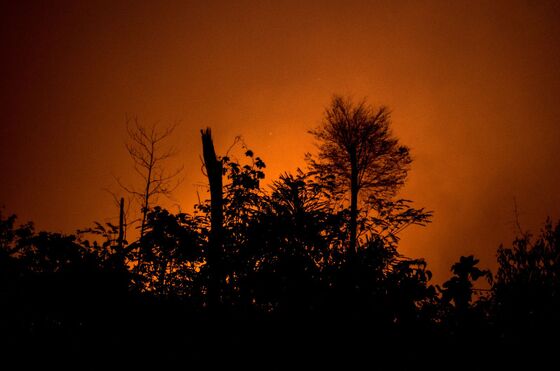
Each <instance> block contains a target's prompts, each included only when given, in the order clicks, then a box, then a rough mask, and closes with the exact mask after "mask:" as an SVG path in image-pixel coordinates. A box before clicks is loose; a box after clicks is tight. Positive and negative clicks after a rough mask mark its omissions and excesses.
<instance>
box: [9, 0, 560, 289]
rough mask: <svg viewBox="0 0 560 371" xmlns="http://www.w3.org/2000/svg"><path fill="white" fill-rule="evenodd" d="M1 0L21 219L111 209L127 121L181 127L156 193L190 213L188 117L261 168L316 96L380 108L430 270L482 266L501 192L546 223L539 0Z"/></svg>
mask: <svg viewBox="0 0 560 371" xmlns="http://www.w3.org/2000/svg"><path fill="white" fill-rule="evenodd" d="M6 3H7V2H4V3H3V4H2V5H0V48H1V54H0V55H1V62H0V63H1V65H2V79H1V83H0V98H1V100H0V112H1V113H2V118H1V120H2V124H1V125H0V144H1V147H0V151H1V152H0V172H1V174H2V176H3V178H2V181H1V182H0V204H4V205H5V208H6V209H5V211H6V212H15V213H17V214H18V215H19V216H20V221H25V220H33V221H35V222H36V224H37V226H38V227H39V228H42V229H48V230H59V231H65V232H72V231H74V230H75V229H77V228H83V227H86V226H90V225H91V223H92V222H93V221H94V220H98V221H106V220H114V217H115V216H116V210H115V209H114V207H113V205H112V200H111V197H110V196H108V194H107V193H106V192H105V191H103V188H106V187H111V186H114V181H113V178H112V175H113V174H114V175H117V176H120V177H121V178H122V179H123V180H125V181H132V179H133V178H132V173H131V165H130V161H129V158H128V157H127V153H126V151H125V149H124V146H123V143H124V141H125V139H126V135H125V117H126V115H127V114H128V115H136V116H138V117H139V119H140V120H141V121H142V122H145V123H148V124H149V123H153V122H155V121H159V122H162V123H172V122H180V126H179V128H178V129H177V131H176V135H175V137H174V142H175V143H176V145H177V147H178V148H179V149H180V151H181V154H180V157H178V158H177V161H176V162H177V163H183V164H184V165H185V174H184V175H185V181H184V182H183V183H182V185H181V186H180V187H179V189H178V190H177V192H176V194H175V196H176V199H177V200H178V201H179V203H180V204H181V205H182V207H183V209H184V210H189V209H190V208H191V206H192V204H193V203H194V202H195V200H196V189H197V188H196V186H195V184H196V183H199V182H201V181H203V180H204V178H203V176H202V174H201V172H200V167H201V163H200V159H199V153H200V150H201V145H200V136H199V129H200V128H202V127H206V126H211V127H212V128H213V131H214V135H215V137H216V145H217V149H218V151H220V150H221V151H225V150H226V149H227V147H229V145H230V144H231V143H232V141H233V138H234V137H235V136H236V135H240V134H241V135H243V136H244V138H245V141H246V143H247V144H248V146H249V147H250V148H252V149H253V150H254V151H255V152H256V154H257V155H260V156H261V157H262V158H263V159H264V160H265V162H266V163H267V165H268V168H267V170H268V171H267V176H268V178H275V177H276V176H277V175H278V174H279V173H280V172H282V171H284V170H294V169H295V168H296V167H297V166H302V165H303V155H304V153H305V152H306V151H309V150H312V149H313V146H312V143H311V137H310V136H309V135H308V134H306V131H307V129H309V128H312V127H314V126H315V125H316V124H317V123H318V122H319V121H320V119H321V116H322V113H323V109H324V107H325V106H326V105H327V104H328V103H329V100H330V97H331V95H332V94H333V93H342V94H352V95H354V96H356V97H362V96H367V97H368V98H369V101H370V102H372V103H374V104H385V105H388V106H389V107H390V108H391V109H392V111H393V127H394V132H395V134H396V135H397V136H399V137H400V138H401V140H402V142H403V143H404V144H406V145H408V146H410V147H411V148H412V153H413V155H414V157H415V162H414V164H413V170H412V173H411V174H410V179H409V183H408V185H407V187H406V189H405V190H404V194H403V195H404V196H406V197H409V198H412V199H413V200H415V201H416V205H418V206H426V207H427V208H429V209H432V210H434V211H435V216H434V221H433V223H432V224H431V225H430V226H428V227H427V228H413V229H410V230H408V231H407V232H406V233H405V234H404V236H403V240H402V243H401V252H403V253H404V254H407V255H409V256H413V257H420V256H423V257H425V258H427V260H428V263H429V267H430V268H431V269H432V270H433V271H434V273H435V279H436V280H437V281H441V280H443V279H446V278H447V276H448V271H449V267H450V265H451V264H452V263H453V262H454V261H456V260H457V259H458V257H459V256H460V255H462V254H469V253H475V254H476V255H477V256H479V257H480V258H481V259H482V262H483V265H484V266H487V267H494V256H495V250H496V248H497V247H498V246H499V244H500V243H501V242H504V243H509V242H510V241H511V239H512V237H513V235H514V226H513V220H514V213H513V208H514V202H513V200H514V198H516V199H517V204H518V208H519V216H520V221H521V224H522V226H523V227H524V228H526V229H532V230H537V229H538V228H539V227H540V226H541V225H542V222H543V221H544V219H545V218H546V216H547V215H550V216H552V217H554V218H558V217H560V192H558V190H559V189H560V172H558V170H557V164H558V163H559V160H560V152H558V151H557V143H558V141H559V139H560V125H559V124H558V117H559V115H560V104H559V98H560V22H558V21H557V20H558V19H560V4H558V3H555V2H550V3H547V2H545V1H538V2H533V1H519V2H515V1H509V0H508V1H503V2H499V1H484V2H477V1H465V2H447V1H441V2H439V1H414V2H406V1H403V2H397V1H387V2H372V1H354V2H352V1H330V2H329V1H301V0H299V1H294V2H290V1H277V2H273V1H254V2H244V1H223V2H208V1H203V2H188V1H181V2H176V3H172V2H159V1H158V2H155V1H149V2H148V1H146V2H145V4H140V2H139V1H130V2H119V4H118V5H116V4H115V3H117V2H116V1H108V2H106V3H103V2H100V1H95V2H92V3H95V4H94V5H83V4H79V3H81V2H74V1H68V2H67V3H64V2H57V5H52V4H51V5H48V6H47V5H33V4H27V3H25V4H15V5H14V4H10V5H8V4H6ZM15 3H19V2H15ZM22 3H23V2H22ZM449 3H452V4H449ZM111 218H113V219H111Z"/></svg>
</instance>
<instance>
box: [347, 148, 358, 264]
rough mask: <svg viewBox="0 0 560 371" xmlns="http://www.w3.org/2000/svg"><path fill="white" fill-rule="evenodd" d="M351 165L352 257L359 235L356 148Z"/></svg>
mask: <svg viewBox="0 0 560 371" xmlns="http://www.w3.org/2000/svg"><path fill="white" fill-rule="evenodd" d="M350 166H351V169H350V170H351V174H350V176H351V180H350V246H349V248H348V253H349V255H350V257H353V256H354V255H355V254H356V252H357V250H356V244H357V235H358V160H357V156H356V151H355V150H354V151H352V152H351V153H350Z"/></svg>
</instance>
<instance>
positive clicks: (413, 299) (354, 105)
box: [0, 96, 560, 370]
mask: <svg viewBox="0 0 560 371" xmlns="http://www.w3.org/2000/svg"><path fill="white" fill-rule="evenodd" d="M390 126H391V117H390V112H389V110H388V109H387V108H385V107H377V108H376V107H372V106H370V105H369V104H368V103H367V102H366V101H365V100H364V101H360V102H354V101H352V100H351V99H349V98H346V97H340V96H335V97H333V100H332V101H331V104H330V105H329V106H328V108H327V109H326V111H325V116H324V119H323V121H322V123H321V124H320V125H319V126H318V127H317V128H316V129H314V130H311V131H310V134H311V135H313V136H314V137H315V139H316V140H317V148H318V154H317V155H315V156H311V155H307V164H308V167H307V168H306V169H298V170H297V171H296V172H295V173H284V174H283V175H281V176H280V177H279V178H278V179H276V180H274V181H273V182H272V183H271V185H270V186H268V187H264V186H263V185H262V182H263V179H264V178H265V168H266V165H265V163H264V161H263V160H262V159H261V158H260V157H257V156H256V155H255V154H254V153H253V151H252V150H250V149H248V148H244V147H243V159H242V160H237V159H234V158H233V157H230V156H229V155H227V154H226V155H222V156H220V155H218V154H217V153H216V151H215V148H214V144H213V138H212V132H211V130H210V129H204V130H201V141H202V148H203V151H202V154H201V157H202V159H203V164H204V166H203V170H204V173H205V175H206V176H207V178H208V189H209V193H208V195H209V198H208V199H206V200H204V199H203V200H201V201H200V202H199V203H198V204H197V205H196V206H195V208H194V211H193V212H192V213H182V212H179V213H173V212H171V211H170V210H167V209H165V208H163V207H161V206H158V204H157V201H158V199H157V196H158V195H167V194H170V193H171V192H172V188H173V187H172V186H171V185H172V184H175V183H174V182H175V178H176V176H177V175H178V171H171V172H166V171H165V170H166V169H165V167H164V165H162V164H161V162H163V161H164V160H165V159H166V158H168V157H169V156H170V155H171V154H172V151H165V150H161V148H162V147H157V146H155V145H156V144H159V143H160V142H161V141H163V140H164V139H165V138H166V137H167V136H169V135H171V134H172V129H171V130H170V129H166V130H163V131H160V132H158V131H157V130H156V129H155V128H152V129H151V130H149V129H146V128H145V127H143V126H141V125H140V124H138V122H135V123H134V125H131V126H130V127H129V136H130V139H131V143H132V145H129V146H128V149H129V153H130V154H131V156H132V158H133V160H134V161H135V165H136V170H137V171H138V172H139V173H140V174H142V184H141V185H140V187H137V188H134V189H133V188H132V187H127V186H124V185H123V191H125V193H127V194H128V196H129V197H130V199H131V200H137V201H138V202H137V203H132V205H137V208H138V209H139V210H138V215H139V217H138V220H137V221H136V222H134V221H133V220H132V217H131V216H130V215H128V214H133V213H132V212H130V213H126V212H125V202H124V199H123V200H119V201H120V202H119V207H120V214H121V215H120V222H119V224H118V225H114V224H111V223H106V224H101V223H96V225H95V226H94V227H92V228H87V229H85V230H81V231H78V232H77V233H76V234H72V235H67V234H61V233H54V232H45V231H36V230H35V228H34V226H33V224H32V223H27V224H21V225H19V224H18V222H17V219H16V216H15V215H3V214H0V303H1V305H0V330H1V332H2V335H1V338H2V343H1V344H0V347H1V348H0V349H1V353H2V354H3V356H2V359H1V360H0V362H3V363H4V364H5V365H8V364H9V363H10V362H11V363H12V364H14V365H17V369H28V368H29V369H30V368H34V367H37V368H39V369H41V368H45V367H47V366H49V367H50V366H52V367H54V368H55V369H66V368H67V369H85V370H88V369H92V370H98V369H99V370H101V369H190V368H198V367H214V366H217V365H221V366H223V367H228V368H233V367H234V366H235V367H238V366H246V367H248V368H258V369H275V368H285V367H290V368H298V367H309V368H313V369H317V368H322V367H328V368H331V367H332V368H334V367H342V368H345V369H354V368H371V369H382V370H384V369H395V370H409V369H410V370H412V369H431V370H434V369H470V368H475V367H476V368H479V369H485V368H488V369H490V368H493V369H502V368H504V367H514V368H515V366H520V365H522V364H523V362H529V364H530V365H532V366H531V367H537V366H538V365H539V364H548V362H554V349H555V348H556V347H557V345H558V340H557V336H558V333H559V332H558V331H559V330H560V321H559V318H560V317H559V313H560V292H559V290H560V223H557V224H553V222H552V221H550V220H547V221H546V222H545V224H544V227H543V229H542V231H541V232H540V233H539V234H538V235H537V236H532V235H530V234H529V233H524V232H522V231H519V235H518V237H517V238H516V239H515V240H514V241H513V243H512V244H511V245H509V246H500V247H498V248H497V253H496V256H497V263H498V268H497V271H496V272H495V274H492V272H490V271H489V270H486V269H484V268H482V267H479V265H478V263H479V260H478V259H476V257H474V256H472V255H471V256H461V257H457V262H456V263H455V264H453V265H452V267H450V272H451V276H450V277H449V279H448V280H447V281H445V282H444V283H443V284H442V285H441V286H440V285H436V284H434V283H432V282H431V273H430V271H429V269H428V265H427V262H426V261H425V260H423V259H412V258H408V257H406V256H403V255H402V254H401V253H399V251H398V243H399V232H401V231H402V230H403V229H404V228H407V227H410V226H418V227H425V226H427V225H428V224H429V222H430V220H431V217H432V212H431V211H427V210H426V209H424V208H416V207H414V205H413V202H412V201H411V200H406V199H401V198H399V197H398V195H399V190H400V189H401V187H402V186H403V185H404V184H405V182H406V177H407V173H408V170H409V169H410V166H411V164H412V158H411V156H410V154H409V149H408V148H407V147H406V146H404V145H402V144H400V143H399V140H398V139H397V138H396V137H395V136H394V135H393V134H392V132H391V127H390ZM150 151H151V152H150ZM158 156H159V157H158ZM154 159H155V160H157V161H152V160H154ZM151 161H152V162H151ZM134 207H135V206H133V208H134ZM128 219H131V220H129V221H127V220H128ZM135 226H136V232H137V233H136V234H135V235H137V237H136V238H134V240H133V241H127V240H126V234H127V233H126V232H127V229H134V228H135ZM128 234H129V235H133V234H134V233H133V232H131V231H129V233H128ZM459 242H460V241H459ZM481 282H483V283H484V284H480V283H481ZM338 365H340V366H338ZM4 369H9V368H4ZM14 369H16V368H14Z"/></svg>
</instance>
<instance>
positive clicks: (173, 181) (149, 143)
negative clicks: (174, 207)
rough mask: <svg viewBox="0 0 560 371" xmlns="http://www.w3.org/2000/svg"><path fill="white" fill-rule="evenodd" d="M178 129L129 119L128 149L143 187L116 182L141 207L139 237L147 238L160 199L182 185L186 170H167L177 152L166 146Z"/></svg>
mask: <svg viewBox="0 0 560 371" xmlns="http://www.w3.org/2000/svg"><path fill="white" fill-rule="evenodd" d="M175 127H176V125H171V126H167V127H165V128H159V127H158V126H157V125H156V124H154V125H152V126H149V127H147V126H144V125H142V124H140V123H139V121H138V119H137V118H133V119H127V122H126V129H127V133H128V139H129V140H128V143H127V144H126V149H127V150H128V153H129V155H130V157H131V158H132V160H133V162H134V171H135V172H136V173H137V174H138V176H139V177H140V179H141V185H140V186H139V187H135V186H126V185H123V184H122V183H121V182H120V180H118V179H117V181H118V183H119V185H120V186H121V187H122V188H123V189H124V190H125V191H126V192H127V193H129V194H130V195H131V196H132V197H133V198H134V199H135V200H136V201H137V202H138V204H139V205H140V212H141V216H140V238H142V236H144V232H145V228H146V218H147V215H148V211H149V210H150V208H151V207H152V206H153V205H154V204H155V203H156V202H157V200H158V197H159V196H162V195H163V196H167V197H169V196H170V195H171V193H172V192H173V191H174V190H175V189H176V188H177V186H178V185H179V184H180V182H181V180H180V179H179V174H180V173H181V171H182V170H183V167H180V168H177V169H175V170H173V171H168V170H167V169H166V167H165V162H166V160H168V159H170V158H171V157H173V156H174V155H176V153H177V151H176V150H175V149H174V148H173V147H169V146H166V145H165V141H166V140H167V139H169V137H170V136H171V135H172V133H173V131H174V130H175Z"/></svg>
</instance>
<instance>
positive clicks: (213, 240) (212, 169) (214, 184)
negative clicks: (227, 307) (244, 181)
mask: <svg viewBox="0 0 560 371" xmlns="http://www.w3.org/2000/svg"><path fill="white" fill-rule="evenodd" d="M200 133H201V135H202V154H203V157H204V167H205V168H206V175H207V176H208V183H209V184H210V228H211V229H210V237H209V241H208V245H209V246H208V255H207V264H208V275H209V277H208V293H207V294H208V306H209V307H210V308H211V309H215V308H216V307H217V306H218V305H219V303H220V283H221V280H222V277H221V275H222V269H221V265H222V261H221V260H222V250H223V228H224V226H223V223H224V215H223V208H224V200H223V194H222V161H221V160H218V158H217V157H216V151H215V150H214V142H213V140H212V133H211V130H210V128H206V130H201V131H200Z"/></svg>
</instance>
